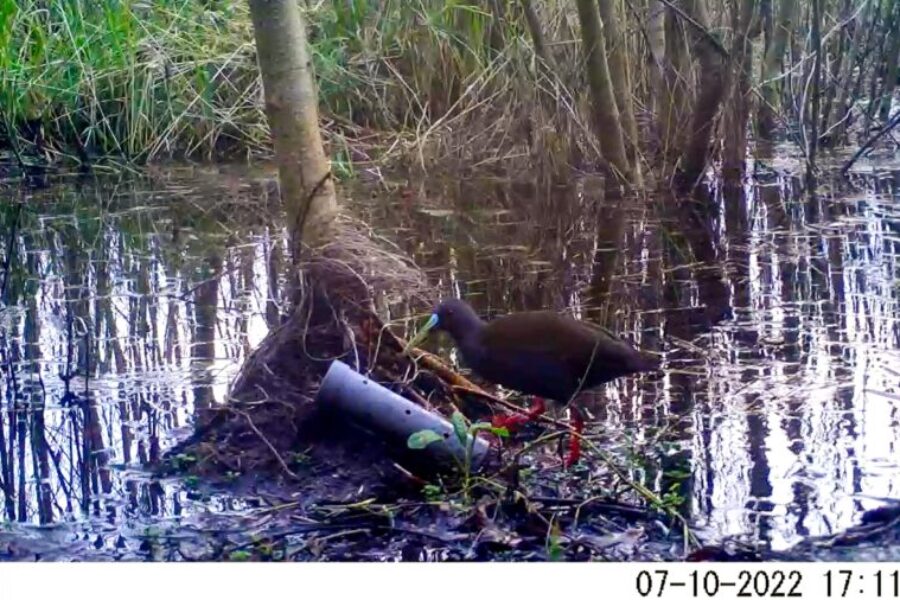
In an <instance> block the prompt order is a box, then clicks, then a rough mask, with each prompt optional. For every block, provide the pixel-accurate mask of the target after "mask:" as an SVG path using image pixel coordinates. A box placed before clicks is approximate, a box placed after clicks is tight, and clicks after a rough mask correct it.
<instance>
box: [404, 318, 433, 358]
mask: <svg viewBox="0 0 900 600" xmlns="http://www.w3.org/2000/svg"><path fill="white" fill-rule="evenodd" d="M437 324H438V316H437V315H436V314H432V315H431V316H430V317H428V321H426V322H425V325H424V326H423V327H422V329H420V330H419V331H418V332H417V333H416V335H414V336H413V338H412V339H411V340H409V343H407V344H406V348H404V349H403V352H404V354H408V353H409V349H410V348H412V347H413V346H416V345H418V344H421V343H422V341H423V340H424V339H425V338H426V337H428V333H429V332H430V331H431V330H432V329H434V328H435V326H437Z"/></svg>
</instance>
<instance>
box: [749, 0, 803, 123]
mask: <svg viewBox="0 0 900 600" xmlns="http://www.w3.org/2000/svg"><path fill="white" fill-rule="evenodd" d="M796 10H797V0H781V4H780V5H779V10H778V20H777V21H776V22H775V26H774V27H773V29H774V32H773V39H772V40H771V42H769V44H768V47H767V49H766V56H765V59H764V61H763V73H762V80H763V86H762V101H761V102H760V104H759V113H758V125H759V134H760V136H761V137H763V138H771V137H772V132H773V131H774V130H775V114H776V113H777V112H778V109H779V107H780V106H781V88H782V84H781V81H780V77H781V69H782V66H783V65H784V51H785V50H786V49H787V43H788V38H789V36H790V34H791V31H792V29H793V19H794V15H795V14H796Z"/></svg>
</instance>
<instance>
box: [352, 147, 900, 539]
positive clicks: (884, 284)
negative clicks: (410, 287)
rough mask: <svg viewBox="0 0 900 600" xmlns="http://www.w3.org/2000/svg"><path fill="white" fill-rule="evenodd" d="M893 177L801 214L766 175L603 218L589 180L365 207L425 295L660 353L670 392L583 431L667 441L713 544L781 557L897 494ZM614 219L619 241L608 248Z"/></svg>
mask: <svg viewBox="0 0 900 600" xmlns="http://www.w3.org/2000/svg"><path fill="white" fill-rule="evenodd" d="M775 164H777V162H776V163H775ZM876 173H877V170H876ZM896 180H897V174H893V173H889V174H880V175H873V176H872V177H865V178H861V177H857V178H856V179H855V180H854V181H852V182H851V183H847V182H837V181H835V182H834V183H833V184H832V187H831V188H827V187H825V188H823V189H828V190H829V191H828V192H827V193H820V194H819V195H818V196H817V197H814V198H812V199H807V198H806V197H805V196H804V195H803V193H802V186H801V183H800V180H797V179H794V178H791V177H788V176H782V175H773V174H772V172H768V173H767V176H766V177H765V178H764V179H762V180H760V181H758V182H753V183H747V182H744V183H741V182H737V183H731V184H728V185H723V186H722V187H721V188H720V189H717V190H715V192H714V193H713V194H707V195H705V196H700V197H697V198H692V199H690V200H688V201H685V200H678V199H675V198H671V197H658V198H653V199H650V201H649V202H640V201H634V202H629V203H626V204H624V205H623V204H622V203H619V204H618V205H617V206H613V207H611V206H610V205H609V199H604V198H603V194H602V192H598V187H599V186H597V185H595V184H593V183H592V182H591V181H590V180H585V181H582V182H579V184H577V185H573V186H571V187H567V188H554V187H551V186H545V185H532V186H523V185H522V184H511V183H510V184H506V185H503V184H498V183H496V182H495V183H494V184H493V185H492V186H490V187H488V186H481V185H480V184H479V183H477V182H475V183H473V182H471V181H442V182H432V183H431V185H430V187H429V189H428V190H427V191H425V192H422V191H420V192H419V193H418V197H417V198H416V201H415V203H413V204H404V203H390V204H387V205H385V203H376V204H368V205H366V206H364V207H363V210H364V211H365V212H366V213H367V215H368V217H369V219H370V220H371V221H373V222H374V223H376V226H379V227H381V228H385V229H391V228H394V227H395V225H396V223H398V222H400V223H403V226H402V228H401V229H399V231H398V234H397V235H398V236H399V238H400V240H401V241H402V242H403V243H405V246H404V247H405V248H406V249H407V250H408V251H410V252H412V253H414V254H415V256H416V258H417V260H418V261H419V263H420V264H421V265H423V266H425V267H426V268H429V269H431V270H432V271H433V281H435V282H436V284H437V285H440V286H442V288H443V290H444V291H445V293H462V294H464V295H466V296H467V297H469V298H470V299H471V300H472V301H473V302H474V303H475V304H476V305H477V306H478V307H479V309H480V310H481V311H483V312H485V313H499V312H505V311H507V310H523V309H537V308H545V307H551V308H554V309H557V310H567V311H571V312H573V313H576V314H581V315H583V316H587V317H588V318H592V319H595V320H603V321H606V322H607V323H608V324H611V325H613V326H614V327H615V328H616V329H618V330H619V331H620V333H622V334H624V335H626V336H628V337H631V338H632V339H633V340H635V341H636V342H638V343H641V344H642V345H644V346H647V347H650V348H656V349H660V350H663V351H665V353H666V361H667V365H668V370H667V374H666V376H665V377H663V378H661V379H660V380H653V381H651V380H650V379H648V380H646V381H642V382H639V384H638V383H636V382H635V381H621V382H618V383H617V384H616V385H613V386H609V388H608V389H607V390H606V393H605V401H600V402H598V403H597V404H596V405H593V409H594V410H593V412H594V416H595V417H597V418H598V419H599V424H598V425H597V427H596V429H597V430H598V431H600V432H601V433H602V434H603V435H606V436H607V437H613V434H611V433H610V432H615V431H620V430H621V429H622V427H623V426H625V427H627V428H629V429H630V431H629V433H630V434H631V435H632V436H633V438H634V440H635V441H636V442H637V443H640V442H641V441H645V442H647V443H649V444H652V445H656V446H659V445H661V442H664V441H666V440H668V441H670V442H677V447H678V450H677V451H675V452H674V454H671V455H670V456H669V457H668V458H667V459H665V460H662V461H661V462H663V463H664V464H663V468H664V469H673V468H675V469H676V470H677V469H678V468H680V466H679V465H681V464H684V463H685V462H686V463H687V464H688V468H689V470H690V471H691V473H692V477H691V480H690V481H688V482H682V484H681V485H680V487H679V488H678V489H679V490H680V491H681V492H683V493H685V492H687V493H689V494H690V496H691V506H690V510H691V513H692V516H693V517H694V518H695V519H696V521H697V522H698V523H700V524H702V525H703V526H704V527H705V531H706V533H707V534H708V535H711V536H713V537H720V536H727V535H741V536H746V537H749V538H750V539H756V540H759V541H760V542H764V543H770V544H772V545H773V546H774V547H776V548H784V547H786V546H789V545H790V544H792V543H794V542H796V541H798V540H799V539H800V538H802V537H803V536H806V535H817V534H825V533H829V532H834V531H838V530H841V529H843V528H846V527H848V526H850V525H852V524H854V523H856V522H857V521H858V518H859V514H860V512H861V511H863V510H865V509H868V508H872V507H874V506H877V505H878V504H879V503H880V502H883V500H884V499H885V498H894V497H896V494H895V492H894V486H895V485H896V483H897V482H898V481H900V479H898V476H900V471H898V467H900V463H898V460H897V459H896V458H895V456H896V455H895V453H894V452H893V450H894V445H895V442H896V440H897V437H898V432H900V428H898V424H897V416H896V408H897V406H898V401H900V389H898V387H900V383H898V382H900V377H898V374H900V351H898V347H900V337H898V336H900V326H898V318H900V313H898V306H897V302H898V287H897V284H896V281H897V280H898V275H900V271H898V260H897V249H898V243H900V237H898V235H897V230H898V224H900V209H898V208H897V204H896V199H897V195H898V192H897V185H896ZM498 188H500V189H502V192H498V191H497V190H498ZM430 203H433V206H431V205H430ZM618 211H621V214H623V215H624V219H625V227H624V231H622V232H621V233H618V232H616V233H615V234H614V235H610V231H615V227H614V223H615V218H614V217H611V216H610V215H611V214H615V212H618ZM611 225H612V226H611ZM613 248H614V249H615V252H618V253H619V254H620V256H619V257H618V258H619V266H618V268H617V270H615V271H613V272H612V273H613V274H612V275H610V271H609V269H610V266H611V265H613V264H614V263H615V261H610V260H608V255H606V254H605V252H604V250H607V251H608V249H613ZM607 299H608V300H609V302H603V300H607ZM665 428H668V431H667V432H666V433H665V434H664V435H663V436H662V437H660V434H659V431H660V430H663V429H665ZM645 450H646V448H645ZM646 476H647V477H648V482H649V483H650V484H651V485H654V486H655V487H656V488H657V489H658V490H660V491H667V490H668V489H669V488H668V486H669V485H670V484H671V481H669V480H667V478H666V477H665V474H662V475H660V474H659V473H658V472H657V473H653V472H652V471H648V472H647V473H646Z"/></svg>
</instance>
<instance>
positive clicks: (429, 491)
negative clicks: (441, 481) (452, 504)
mask: <svg viewBox="0 0 900 600" xmlns="http://www.w3.org/2000/svg"><path fill="white" fill-rule="evenodd" d="M422 493H423V494H425V499H426V500H428V501H429V502H436V501H437V500H440V499H441V498H442V497H443V495H444V490H443V489H441V486H439V485H434V484H433V483H429V484H426V485H425V487H423V488H422Z"/></svg>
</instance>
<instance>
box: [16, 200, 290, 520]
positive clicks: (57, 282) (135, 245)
mask: <svg viewBox="0 0 900 600" xmlns="http://www.w3.org/2000/svg"><path fill="white" fill-rule="evenodd" d="M132 192H136V195H134V196H132V195H131V193H132ZM215 197H216V198H217V199H219V200H221V193H217V194H216V195H215ZM145 198H146V195H144V194H143V192H142V188H141V187H140V186H137V187H135V188H129V187H128V186H127V185H126V186H124V187H120V188H115V187H112V188H106V187H104V186H103V184H100V185H96V184H87V185H83V186H81V187H79V188H78V189H75V188H68V187H66V186H65V185H60V186H56V187H54V188H52V189H51V190H50V192H48V193H47V195H46V196H41V195H40V193H38V192H34V200H33V202H32V203H30V204H29V208H28V210H26V211H24V212H23V223H22V228H21V232H20V235H17V236H16V238H15V240H11V243H12V242H14V243H15V245H16V246H15V249H16V252H15V254H14V255H13V256H11V258H12V259H14V260H11V263H10V264H11V267H12V269H11V275H10V276H9V277H8V282H7V283H8V285H7V284H4V287H5V288H6V289H5V293H4V297H3V306H4V307H14V310H11V311H9V312H8V313H7V312H4V321H2V322H0V365H2V368H3V375H2V378H0V497H2V510H3V512H4V514H5V517H6V519H8V520H10V521H16V520H18V521H34V522H40V523H50V522H52V521H54V520H55V519H57V518H58V516H59V515H63V514H66V513H69V512H71V511H73V509H74V510H82V511H89V512H92V513H94V514H101V513H107V514H108V515H110V518H112V515H114V514H115V513H116V512H117V511H118V510H119V508H118V503H116V502H115V501H114V502H112V503H109V502H107V499H108V498H109V497H111V495H112V494H113V493H114V492H115V491H116V487H117V484H121V485H122V492H123V493H124V494H125V497H126V498H127V500H128V506H130V509H129V510H134V509H140V510H142V511H148V512H155V513H161V512H165V511H167V510H169V509H168V508H167V504H168V505H169V506H172V503H173V502H174V499H173V498H172V497H171V496H172V491H171V489H170V488H168V489H167V488H166V487H165V486H163V485H160V484H159V483H155V484H152V485H151V484H149V483H146V482H142V481H140V480H136V479H135V478H134V477H132V476H130V475H123V474H122V472H120V471H119V470H117V469H115V467H116V466H117V465H118V464H121V465H122V466H133V465H135V464H148V463H150V462H152V461H154V460H157V459H158V458H159V456H160V454H161V452H162V443H161V440H162V438H163V436H164V435H165V430H166V429H168V428H170V427H176V426H178V425H179V423H180V421H179V418H180V417H179V414H180V413H184V412H185V410H186V409H189V408H190V402H189V401H188V398H189V396H190V395H191V394H192V393H193V390H194V386H193V385H192V384H191V376H190V372H189V366H190V364H191V362H192V361H193V359H194V358H197V359H198V360H199V359H202V358H203V357H208V358H212V357H213V352H212V348H213V345H214V344H215V340H216V337H217V336H218V335H220V334H219V333H218V332H217V329H216V310H217V306H222V305H224V306H225V307H227V308H230V309H231V310H233V311H235V312H242V313H246V312H248V311H247V309H248V308H249V306H250V304H251V303H253V302H255V303H258V305H259V306H262V305H263V304H264V303H265V295H266V294H267V293H268V291H267V285H266V283H267V275H266V274H265V273H266V269H267V266H266V265H263V264H260V265H256V262H257V258H256V257H257V256H261V254H262V253H259V252H257V251H256V249H255V248H254V245H253V244H249V245H246V246H244V245H242V244H243V243H244V242H243V238H242V236H243V235H244V234H245V232H246V231H247V229H248V228H247V227H246V226H241V227H233V229H232V231H233V237H230V238H224V237H222V236H221V235H219V234H218V232H219V231H221V229H216V227H218V228H221V225H222V224H223V223H232V222H233V223H238V221H237V220H236V219H238V218H241V219H243V218H245V215H241V214H238V213H235V211H233V209H229V208H227V207H225V208H224V210H220V209H215V210H212V211H210V210H208V209H200V210H198V209H197V207H195V206H194V205H193V203H192V202H187V201H183V200H177V201H173V200H172V199H171V198H164V199H163V201H164V203H163V204H161V205H153V202H151V206H147V207H141V206H140V202H143V201H144V199H145ZM134 206H138V209H137V210H132V209H133V207H134ZM238 212H239V211H238ZM258 213H259V211H258V209H253V210H252V211H251V212H250V214H251V215H252V219H250V222H251V223H259V224H260V225H263V226H269V225H268V224H267V223H265V221H266V219H260V218H259V217H260V215H259V214H258ZM12 214H13V213H11V212H10V211H9V208H8V207H5V206H0V231H8V230H9V228H8V225H9V224H10V222H11V221H10V220H9V219H10V217H11V215H12ZM170 223H171V224H172V225H171V227H170V226H169V224H170ZM270 231H277V229H270ZM6 242H7V240H5V239H4V240H0V265H3V264H4V263H5V260H6V258H7V256H10V252H9V248H8V247H7V243H6ZM226 244H228V245H234V246H236V249H235V250H229V251H227V252H226V251H224V249H223V247H224V246H225V245H226ZM223 256H225V257H226V259H225V260H226V261H230V262H229V264H231V263H234V264H236V265H240V267H239V269H238V268H236V269H235V270H234V273H235V274H236V275H237V276H235V277H234V278H233V279H232V280H230V281H229V284H230V285H228V286H225V287H219V286H218V276H219V275H220V272H221V270H222V269H221V265H222V260H223V258H222V257H223ZM210 261H212V262H210ZM216 261H218V262H216ZM203 264H206V267H205V268H208V269H209V268H211V270H212V271H213V272H212V275H213V276H212V277H210V278H208V279H209V281H210V282H211V283H212V285H213V286H214V287H215V289H210V287H209V285H207V286H206V287H204V286H201V287H200V288H199V289H198V290H191V291H190V293H188V289H189V287H190V286H191V285H192V282H194V281H196V280H195V278H194V275H193V274H194V273H196V272H197V267H199V266H201V265H203ZM210 265H212V266H211V267H210ZM217 265H218V266H217ZM275 268H276V269H278V268H280V267H275ZM256 273H262V274H263V275H262V276H261V278H260V277H257V276H256ZM272 276H273V277H274V278H276V279H277V278H278V277H280V274H279V273H273V274H272ZM0 277H2V279H7V277H6V275H3V276H0ZM184 280H186V283H184ZM217 290H218V291H217ZM218 294H222V295H223V298H222V300H223V301H222V302H218V303H217V301H216V300H217V298H216V296H217V295H218ZM260 295H261V296H260ZM254 296H260V297H258V298H256V300H251V298H252V297H254ZM195 300H196V301H198V306H202V308H201V309H200V310H198V312H197V314H196V316H197V320H196V321H192V322H186V321H185V317H186V316H188V315H190V314H191V313H192V311H193V310H194V309H193V308H192V306H193V304H194V302H195ZM242 303H243V304H242ZM7 315H8V316H9V318H8V319H6V317H7ZM239 317H240V318H237V320H236V323H237V325H236V326H235V327H234V328H231V329H229V328H226V329H225V330H222V331H221V335H223V336H232V337H241V336H245V334H246V332H247V330H248V326H247V324H246V321H241V318H243V316H242V315H239ZM227 343H228V344H229V347H230V348H233V349H235V351H237V352H246V351H247V349H248V346H247V344H246V343H245V342H244V341H243V340H242V339H233V340H230V341H228V342H227ZM238 358H239V357H238ZM206 366H207V367H208V366H209V365H208V364H207V365H206ZM226 376H227V374H226ZM216 377H217V376H216V374H215V373H211V374H210V376H209V377H208V378H207V380H206V384H205V388H206V390H207V391H209V392H210V393H211V385H212V384H213V381H214V380H215V381H217V382H218V381H221V376H218V377H220V379H216ZM210 398H211V396H210ZM176 509H177V510H180V509H178V507H177V503H176Z"/></svg>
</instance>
